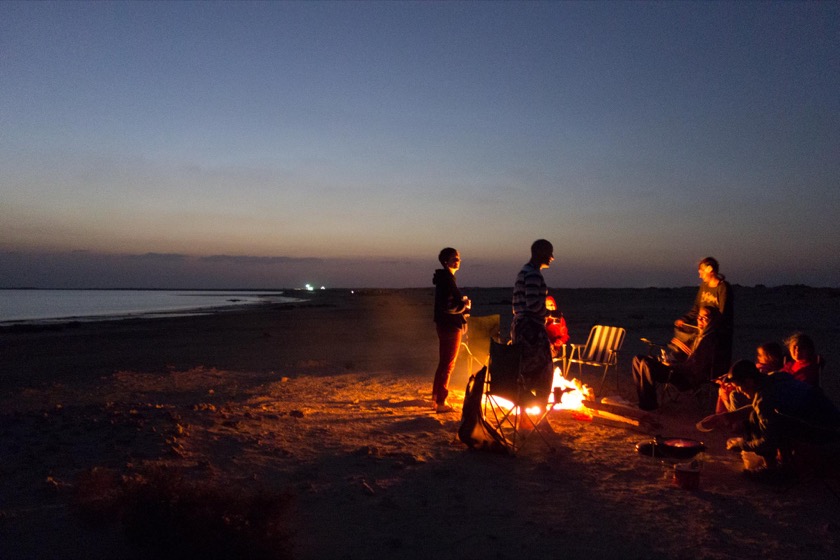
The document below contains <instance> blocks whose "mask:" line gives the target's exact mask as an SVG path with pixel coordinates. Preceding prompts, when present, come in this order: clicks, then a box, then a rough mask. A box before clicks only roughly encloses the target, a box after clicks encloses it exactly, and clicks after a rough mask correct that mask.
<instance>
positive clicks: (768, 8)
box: [0, 1, 840, 288]
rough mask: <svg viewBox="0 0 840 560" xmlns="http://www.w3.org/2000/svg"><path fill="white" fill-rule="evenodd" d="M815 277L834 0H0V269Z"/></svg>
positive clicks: (826, 212)
mask: <svg viewBox="0 0 840 560" xmlns="http://www.w3.org/2000/svg"><path fill="white" fill-rule="evenodd" d="M540 237H544V238H546V239H549V240H550V241H552V242H553V243H554V245H555V257H556V259H557V260H556V262H555V264H554V265H553V266H552V267H551V268H550V269H549V270H547V271H545V277H546V281H547V282H548V284H549V286H552V287H558V288H561V287H647V286H686V285H693V284H696V283H697V274H696V263H697V261H699V260H700V259H701V258H703V257H706V256H709V255H711V256H715V257H717V258H718V259H719V260H720V262H721V270H722V272H723V273H724V274H726V275H727V278H728V279H729V280H730V281H731V282H733V283H736V284H743V285H754V284H765V285H768V286H774V285H780V284H792V283H802V284H810V285H813V286H834V287H840V272H838V271H840V251H839V250H838V248H840V3H837V2H814V3H807V2H802V3H800V2H779V3H768V2H743V3H741V2H737V3H736V2H686V3H681V2H606V3H599V2H583V3H576V2H548V3H542V2H522V3H519V2H514V3H494V2H442V3H436V2H418V3H414V2H385V3H379V2H339V3H333V2H301V3H296V2H259V3H246V2H235V3H212V2H201V3H190V2H163V3H155V2H137V3H132V2H93V3H84V2H79V3H75V2H74V3H51V2H20V3H18V2H9V1H5V2H0V287H13V286H37V287H167V288H196V287H199V288H201V287H204V288H212V287H242V288H246V287H255V288H285V287H300V286H303V285H304V284H305V283H307V282H309V283H312V284H315V285H326V286H328V287H422V286H431V275H432V270H433V269H434V268H436V267H437V266H438V264H437V260H436V257H437V253H438V251H439V250H440V249H441V248H442V247H445V246H453V247H456V248H458V249H459V250H460V251H461V254H462V257H463V268H462V270H461V271H460V272H459V274H458V283H459V285H461V286H508V285H512V284H513V281H514V278H515V276H516V273H517V271H518V270H519V268H520V266H521V265H522V264H523V263H524V262H525V261H527V259H528V256H529V247H530V244H531V242H532V241H533V240H534V239H537V238H540Z"/></svg>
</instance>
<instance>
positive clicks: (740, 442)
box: [726, 437, 744, 450]
mask: <svg viewBox="0 0 840 560" xmlns="http://www.w3.org/2000/svg"><path fill="white" fill-rule="evenodd" d="M743 448H744V438H742V437H733V438H729V439H728V440H726V449H737V450H741V449H743Z"/></svg>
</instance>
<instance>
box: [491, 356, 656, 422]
mask: <svg viewBox="0 0 840 560" xmlns="http://www.w3.org/2000/svg"><path fill="white" fill-rule="evenodd" d="M497 401H502V402H499V403H498V404H500V405H502V406H504V407H505V408H508V409H510V408H513V406H514V405H513V403H512V402H504V401H503V400H502V399H498V398H497ZM548 406H550V407H551V411H553V412H557V411H560V412H561V413H565V414H567V415H569V416H570V417H571V418H573V419H575V420H581V421H586V422H591V421H593V420H596V421H597V423H599V424H607V425H612V426H621V427H625V428H627V427H630V428H644V429H651V428H653V427H655V421H654V420H653V419H651V418H649V415H648V414H647V413H644V412H642V411H640V410H638V409H634V408H632V407H627V406H626V405H622V404H617V403H616V404H613V403H610V402H604V401H597V400H596V399H595V393H594V391H593V390H592V388H591V387H589V385H586V384H584V383H582V382H581V381H580V380H578V379H576V378H572V379H568V378H566V377H564V376H563V371H562V370H561V369H560V368H559V367H558V368H555V369H554V380H553V382H552V385H551V394H550V395H549V398H548ZM527 412H528V414H530V415H537V414H539V412H540V407H533V408H529V409H528V410H527Z"/></svg>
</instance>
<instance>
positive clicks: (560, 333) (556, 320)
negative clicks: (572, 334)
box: [545, 296, 569, 358]
mask: <svg viewBox="0 0 840 560" xmlns="http://www.w3.org/2000/svg"><path fill="white" fill-rule="evenodd" d="M545 308H546V310H547V311H548V315H546V316H545V331H546V332H547V333H548V340H549V341H551V355H552V356H553V357H555V358H556V357H558V356H562V355H563V346H564V345H565V344H566V343H567V342H569V329H568V328H567V327H566V319H565V318H563V314H562V313H560V312H558V311H557V302H556V301H554V298H553V297H551V296H547V297H546V298H545Z"/></svg>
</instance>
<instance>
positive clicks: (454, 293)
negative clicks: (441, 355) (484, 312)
mask: <svg viewBox="0 0 840 560" xmlns="http://www.w3.org/2000/svg"><path fill="white" fill-rule="evenodd" d="M432 283H433V284H434V285H435V323H437V325H438V326H439V327H442V328H445V329H449V330H453V331H459V330H463V329H464V328H465V327H466V325H467V318H466V316H465V312H466V310H467V307H466V303H465V302H464V295H463V294H462V293H461V290H459V289H458V286H457V285H456V284H455V276H454V275H453V274H452V273H451V272H449V271H448V270H446V269H445V268H439V269H437V270H435V274H434V276H433V277H432Z"/></svg>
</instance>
